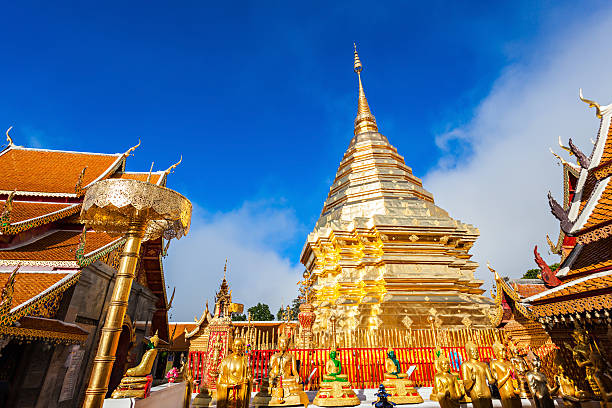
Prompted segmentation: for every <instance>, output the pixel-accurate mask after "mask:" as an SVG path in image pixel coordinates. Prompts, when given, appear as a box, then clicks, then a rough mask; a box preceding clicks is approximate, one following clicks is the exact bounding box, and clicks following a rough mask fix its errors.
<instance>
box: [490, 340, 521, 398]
mask: <svg viewBox="0 0 612 408" xmlns="http://www.w3.org/2000/svg"><path fill="white" fill-rule="evenodd" d="M493 353H494V354H495V359H494V360H492V361H491V374H492V375H493V378H495V381H496V382H497V388H498V389H499V395H500V397H501V404H502V408H520V407H521V406H522V404H521V398H520V397H519V394H520V390H518V389H517V388H516V385H515V383H514V381H512V380H513V377H514V366H513V365H512V363H511V362H510V361H508V352H507V350H506V347H504V345H503V344H501V343H500V342H497V341H496V342H495V343H494V344H493Z"/></svg>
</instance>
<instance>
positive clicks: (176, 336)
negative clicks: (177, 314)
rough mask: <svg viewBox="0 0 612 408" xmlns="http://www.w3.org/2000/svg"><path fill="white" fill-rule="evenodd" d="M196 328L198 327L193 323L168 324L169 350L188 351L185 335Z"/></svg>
mask: <svg viewBox="0 0 612 408" xmlns="http://www.w3.org/2000/svg"><path fill="white" fill-rule="evenodd" d="M196 327H198V325H197V323H194V322H169V323H168V333H170V340H169V342H170V350H171V351H183V350H185V351H186V350H188V349H189V343H188V342H187V340H186V339H185V333H187V332H191V331H192V330H193V329H195V328H196Z"/></svg>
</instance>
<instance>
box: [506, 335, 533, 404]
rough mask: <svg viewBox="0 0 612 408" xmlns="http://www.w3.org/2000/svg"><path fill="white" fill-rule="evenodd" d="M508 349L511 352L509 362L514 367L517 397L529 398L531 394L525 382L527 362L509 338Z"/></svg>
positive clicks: (516, 345)
mask: <svg viewBox="0 0 612 408" xmlns="http://www.w3.org/2000/svg"><path fill="white" fill-rule="evenodd" d="M508 347H509V348H510V351H511V352H512V356H511V357H510V362H511V363H512V366H513V367H514V373H515V375H516V380H517V382H518V389H519V396H520V397H521V398H530V397H531V394H530V393H529V387H528V386H527V380H526V379H525V374H526V373H527V371H529V365H528V364H527V361H525V355H524V354H523V353H521V350H520V349H519V347H518V344H516V341H513V340H512V339H511V338H510V339H508Z"/></svg>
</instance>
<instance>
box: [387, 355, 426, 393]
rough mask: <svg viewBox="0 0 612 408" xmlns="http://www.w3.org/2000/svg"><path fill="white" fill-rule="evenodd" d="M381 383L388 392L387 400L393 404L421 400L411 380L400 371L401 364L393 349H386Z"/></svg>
mask: <svg viewBox="0 0 612 408" xmlns="http://www.w3.org/2000/svg"><path fill="white" fill-rule="evenodd" d="M384 378H385V379H384V381H383V384H382V385H384V387H385V389H386V390H387V393H388V394H389V401H391V402H393V403H395V404H418V403H421V402H423V398H422V397H421V396H420V395H419V393H418V392H417V390H416V388H414V383H413V382H412V380H409V379H408V375H407V374H406V373H402V368H401V364H400V362H399V360H398V358H397V356H396V355H395V350H393V349H388V350H387V358H386V359H385V373H384Z"/></svg>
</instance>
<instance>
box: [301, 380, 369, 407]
mask: <svg viewBox="0 0 612 408" xmlns="http://www.w3.org/2000/svg"><path fill="white" fill-rule="evenodd" d="M312 403H313V404H314V405H318V406H320V407H354V406H355V405H359V404H361V401H359V398H358V397H357V394H355V391H353V388H352V387H351V383H350V382H348V381H347V382H342V381H333V382H322V383H321V386H320V387H319V392H317V396H316V397H315V399H314V401H313V402H312Z"/></svg>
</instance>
